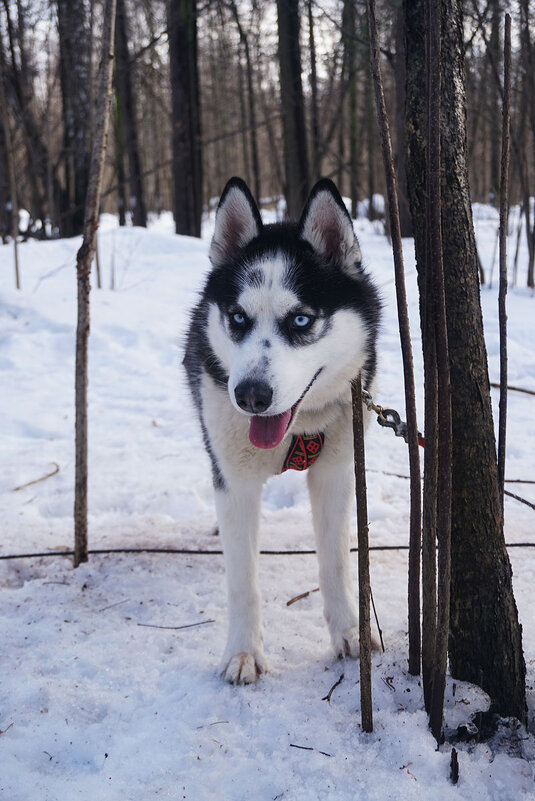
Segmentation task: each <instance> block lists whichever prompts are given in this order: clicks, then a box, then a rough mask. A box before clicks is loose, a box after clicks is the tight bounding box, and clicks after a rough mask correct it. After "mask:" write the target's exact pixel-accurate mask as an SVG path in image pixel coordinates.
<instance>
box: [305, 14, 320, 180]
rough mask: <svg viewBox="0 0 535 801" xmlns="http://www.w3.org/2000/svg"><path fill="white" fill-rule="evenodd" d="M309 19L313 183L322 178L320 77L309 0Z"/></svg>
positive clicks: (311, 167) (312, 15) (311, 166)
mask: <svg viewBox="0 0 535 801" xmlns="http://www.w3.org/2000/svg"><path fill="white" fill-rule="evenodd" d="M307 17H308V46H309V50H310V78H309V80H310V126H311V144H312V153H311V157H310V171H311V176H312V180H313V181H318V180H319V179H320V177H321V155H320V124H319V103H318V75H317V69H316V39H315V36H314V14H313V13H312V0H307Z"/></svg>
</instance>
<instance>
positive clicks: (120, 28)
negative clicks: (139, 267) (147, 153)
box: [115, 0, 147, 228]
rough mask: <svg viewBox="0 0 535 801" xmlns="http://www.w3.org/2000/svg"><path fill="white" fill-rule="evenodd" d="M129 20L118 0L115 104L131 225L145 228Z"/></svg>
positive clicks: (145, 220) (145, 217) (145, 215)
mask: <svg viewBox="0 0 535 801" xmlns="http://www.w3.org/2000/svg"><path fill="white" fill-rule="evenodd" d="M128 37H129V33H128V21H127V17H126V6H125V0H117V16H116V20H115V64H116V67H115V83H116V87H117V95H116V96H117V105H118V107H120V118H121V123H122V133H123V137H124V138H123V141H124V146H125V150H126V154H127V157H128V184H129V186H130V203H129V206H130V210H131V211H132V222H133V223H134V225H140V226H142V227H143V228H146V227H147V208H146V204H145V188H144V184H143V170H142V167H141V156H140V152H139V145H138V125H137V115H136V104H135V101H134V87H133V80H132V68H131V61H130V56H129V52H128Z"/></svg>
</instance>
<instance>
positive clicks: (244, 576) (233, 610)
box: [216, 482, 266, 684]
mask: <svg viewBox="0 0 535 801" xmlns="http://www.w3.org/2000/svg"><path fill="white" fill-rule="evenodd" d="M261 494H262V484H261V483H258V482H254V483H253V482H251V483H244V482H240V483H238V482H236V483H235V484H234V485H232V486H228V487H227V488H226V489H223V490H218V491H216V509H217V519H218V524H219V531H220V534H221V539H222V543H223V553H224V557H225V569H226V577H227V597H228V639H227V645H226V648H225V652H224V655H223V659H222V661H221V665H220V668H221V674H222V676H223V677H224V678H225V679H226V680H227V681H229V682H231V683H232V684H251V683H253V682H255V681H256V680H257V678H258V676H259V674H260V673H263V672H264V671H265V669H266V663H265V658H264V648H263V637H262V625H261V613H260V590H259V586H258V525H259V515H260V499H261Z"/></svg>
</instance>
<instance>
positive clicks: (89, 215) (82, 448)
mask: <svg viewBox="0 0 535 801" xmlns="http://www.w3.org/2000/svg"><path fill="white" fill-rule="evenodd" d="M114 26H115V0H106V5H105V8H104V25H103V31H102V48H101V60H100V77H99V83H98V93H97V112H96V125H95V133H94V139H93V152H92V155H91V164H90V168H89V185H88V191H87V198H86V204H85V215H84V229H83V240H82V246H81V247H80V249H79V251H78V254H77V256H76V273H77V281H78V324H77V329H76V377H75V404H76V429H75V430H76V446H75V450H76V465H75V495H74V566H75V567H78V565H79V564H80V563H81V562H87V558H88V556H87V477H88V472H87V345H88V339H89V295H90V289H91V287H90V283H89V279H90V274H91V262H92V260H93V255H94V252H95V245H96V233H97V228H98V214H99V203H100V191H101V186H102V174H103V170H104V157H105V154H106V146H107V140H108V125H109V110H110V102H111V87H112V73H113V31H114Z"/></svg>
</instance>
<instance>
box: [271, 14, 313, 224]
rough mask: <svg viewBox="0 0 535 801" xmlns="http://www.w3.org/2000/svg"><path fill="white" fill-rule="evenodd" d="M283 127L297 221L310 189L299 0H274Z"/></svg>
mask: <svg viewBox="0 0 535 801" xmlns="http://www.w3.org/2000/svg"><path fill="white" fill-rule="evenodd" d="M277 12H278V27H279V65H280V83H281V87H280V89H281V107H282V125H283V131H284V160H285V168H286V169H285V172H286V180H285V183H286V186H285V190H284V194H285V196H286V207H287V214H288V217H290V218H291V219H297V218H298V217H299V215H300V213H301V211H302V209H303V206H304V205H305V201H306V199H307V196H308V189H309V186H308V184H309V177H308V157H307V138H306V123H305V103H304V99H303V85H302V83H301V50H300V47H299V3H298V0H277Z"/></svg>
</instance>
